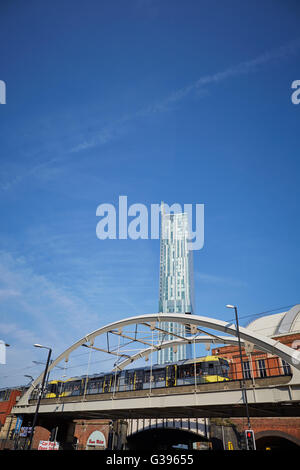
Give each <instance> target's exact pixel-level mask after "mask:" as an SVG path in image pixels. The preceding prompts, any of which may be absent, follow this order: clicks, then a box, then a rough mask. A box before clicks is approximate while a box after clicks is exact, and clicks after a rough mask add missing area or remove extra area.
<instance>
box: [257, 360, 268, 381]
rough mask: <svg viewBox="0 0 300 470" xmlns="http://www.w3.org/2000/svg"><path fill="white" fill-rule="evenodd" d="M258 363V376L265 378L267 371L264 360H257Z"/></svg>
mask: <svg viewBox="0 0 300 470" xmlns="http://www.w3.org/2000/svg"><path fill="white" fill-rule="evenodd" d="M257 363H258V371H259V376H260V377H267V370H266V364H265V360H264V359H259V360H258V361H257Z"/></svg>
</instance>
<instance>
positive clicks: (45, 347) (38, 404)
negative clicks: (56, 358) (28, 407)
mask: <svg viewBox="0 0 300 470" xmlns="http://www.w3.org/2000/svg"><path fill="white" fill-rule="evenodd" d="M33 346H34V347H35V348H43V349H48V351H49V353H48V358H47V362H46V367H45V371H44V376H43V381H42V385H41V389H40V391H39V397H38V401H37V405H36V410H35V414H34V418H33V423H32V428H31V434H30V440H29V444H28V450H30V449H31V445H32V440H33V434H34V428H35V425H36V421H37V416H38V412H39V407H40V403H41V399H42V396H43V392H44V385H45V380H46V376H47V372H48V367H49V363H50V357H51V352H52V349H51V348H48V347H47V346H42V345H41V344H34V345H33Z"/></svg>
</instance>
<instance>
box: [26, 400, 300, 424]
mask: <svg viewBox="0 0 300 470" xmlns="http://www.w3.org/2000/svg"><path fill="white" fill-rule="evenodd" d="M33 414H34V413H32V414H28V415H26V418H27V420H29V421H30V420H32V418H33ZM249 414H250V416H251V417H260V418H266V417H281V418H284V417H291V416H293V417H300V406H299V404H298V403H296V404H290V403H279V404H275V403H274V404H270V403H265V404H262V403H259V404H257V405H254V404H253V405H251V406H250V407H249ZM157 416H159V417H160V418H163V419H167V418H170V419H171V418H219V417H221V418H245V417H246V413H245V406H244V405H242V404H239V405H231V406H228V405H223V406H222V405H216V406H213V407H212V406H209V407H206V406H203V407H199V406H194V407H192V406H191V407H181V408H180V409H179V408H178V407H174V408H171V407H170V408H168V409H164V410H162V409H161V408H151V409H148V410H145V409H142V408H141V409H138V408H137V409H135V410H126V411H121V410H115V411H113V410H110V411H105V412H104V411H100V410H99V411H97V410H93V411H81V412H75V411H74V412H72V411H71V412H67V413H66V412H57V413H55V415H53V413H52V412H49V413H43V414H40V415H39V422H38V424H39V423H40V422H46V421H47V422H48V421H51V422H52V421H53V422H57V421H61V420H62V421H64V420H66V421H72V420H75V419H76V420H78V419H111V420H115V419H156V418H157Z"/></svg>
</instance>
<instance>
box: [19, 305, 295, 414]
mask: <svg viewBox="0 0 300 470" xmlns="http://www.w3.org/2000/svg"><path fill="white" fill-rule="evenodd" d="M164 322H174V323H183V324H185V325H186V326H191V327H192V329H193V328H194V329H196V333H197V334H198V335H199V334H200V333H205V334H206V336H201V337H199V336H197V334H196V335H193V336H187V337H179V336H178V335H175V334H174V333H172V336H175V337H176V336H177V339H176V340H173V341H167V342H163V343H160V344H157V345H155V346H150V347H148V348H146V349H144V350H143V351H140V352H139V353H137V354H135V355H133V356H132V357H130V358H127V359H126V360H125V361H123V362H122V363H121V364H120V365H119V366H118V367H117V369H122V368H124V367H125V366H126V365H128V364H129V363H131V362H133V361H134V360H137V359H139V358H140V357H145V356H147V354H151V353H153V352H155V351H157V350H159V349H162V348H168V347H171V346H175V345H180V344H184V343H193V342H195V343H200V342H214V343H219V344H224V343H229V344H237V330H236V326H235V325H234V323H228V322H225V321H223V320H218V319H215V318H210V317H204V316H199V315H190V314H188V315H187V314H179V313H176V314H175V313H174V314H172V313H154V314H145V315H139V316H134V317H129V318H125V319H123V320H119V321H116V322H113V323H109V324H107V325H106V326H103V327H101V328H99V329H97V330H95V331H93V332H91V333H89V334H87V335H85V336H83V337H82V338H81V339H80V340H78V341H77V342H76V343H74V344H73V345H71V346H70V347H69V348H67V349H66V350H65V351H64V352H63V353H62V354H60V355H59V356H58V357H57V358H56V359H55V360H54V361H52V363H51V365H50V366H49V369H48V371H49V372H50V371H51V369H53V367H55V366H56V365H57V364H59V363H60V362H61V361H63V360H65V361H66V362H67V361H68V359H69V356H70V354H71V353H72V352H73V351H74V350H76V349H77V348H79V347H80V346H82V345H86V343H88V342H89V343H90V345H89V346H88V347H91V348H93V349H96V350H99V351H104V352H108V353H110V351H105V350H103V349H100V348H94V347H93V345H94V341H95V338H96V337H98V336H100V335H103V334H106V333H112V332H113V333H115V334H119V335H120V336H124V337H125V338H128V336H126V335H123V334H122V329H123V328H125V327H126V326H128V325H140V324H141V325H144V326H147V327H149V328H150V329H151V330H158V331H163V332H164V333H166V334H168V335H170V333H169V332H168V331H165V330H162V329H161V328H160V327H159V326H157V324H158V325H159V324H160V323H164ZM200 327H204V328H208V329H212V330H217V331H221V332H223V333H226V334H227V335H231V336H218V335H216V334H214V333H209V332H206V331H203V330H202V329H201V328H200ZM239 331H240V337H241V339H242V341H243V342H244V343H246V342H247V343H250V344H253V345H255V347H256V348H257V349H259V350H262V351H264V352H267V353H270V354H273V355H276V356H279V357H280V358H282V359H284V360H285V361H286V362H287V363H289V364H290V365H291V366H293V367H294V368H295V369H297V370H298V371H300V351H296V350H295V349H292V348H290V347H288V346H286V345H284V344H282V343H280V342H279V341H275V340H273V339H271V338H268V337H265V336H262V335H259V334H257V333H255V332H253V331H251V330H249V329H247V328H244V327H239ZM131 339H133V338H131ZM137 341H138V340H137ZM140 342H141V343H143V341H140ZM144 343H145V342H144ZM145 344H147V343H145ZM117 355H118V354H117ZM115 370H116V368H115ZM42 379H43V373H42V374H40V375H39V377H37V378H36V379H35V380H34V381H33V382H32V384H31V386H30V387H29V389H28V390H27V391H26V393H25V394H24V395H23V396H22V397H21V399H20V400H19V402H18V406H26V405H27V404H28V400H29V397H30V395H31V393H32V391H33V390H34V389H35V388H36V387H37V386H38V385H39V384H40V383H41V382H42Z"/></svg>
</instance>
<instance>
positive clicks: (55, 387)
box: [48, 383, 58, 394]
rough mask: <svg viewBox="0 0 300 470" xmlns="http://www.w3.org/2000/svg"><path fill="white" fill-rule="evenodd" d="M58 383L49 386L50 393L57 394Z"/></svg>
mask: <svg viewBox="0 0 300 470" xmlns="http://www.w3.org/2000/svg"><path fill="white" fill-rule="evenodd" d="M57 385H58V384H57V383H56V384H49V385H48V393H55V394H56V392H57Z"/></svg>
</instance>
